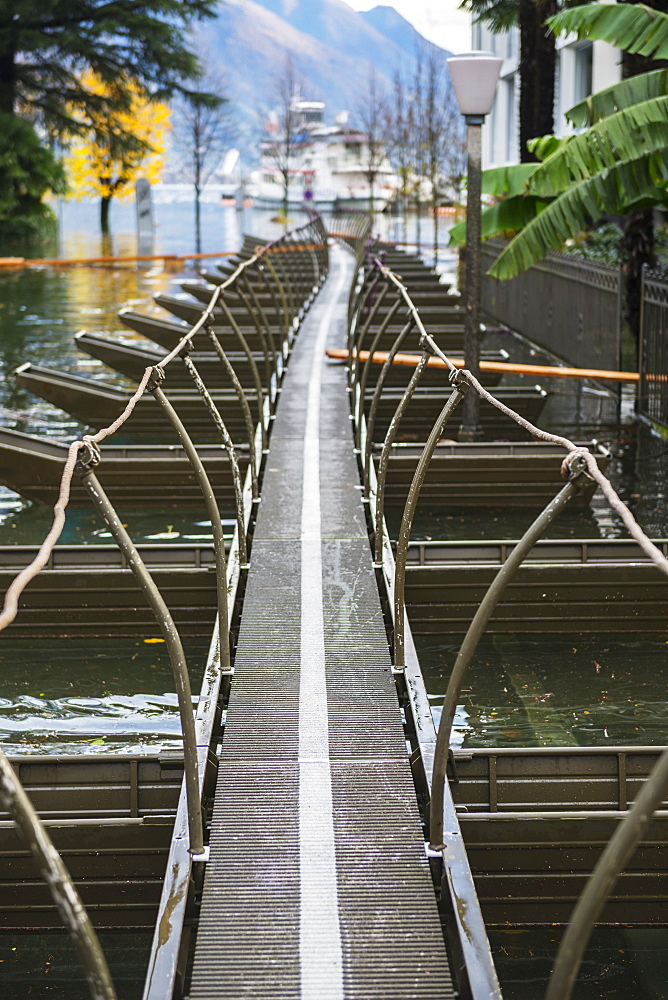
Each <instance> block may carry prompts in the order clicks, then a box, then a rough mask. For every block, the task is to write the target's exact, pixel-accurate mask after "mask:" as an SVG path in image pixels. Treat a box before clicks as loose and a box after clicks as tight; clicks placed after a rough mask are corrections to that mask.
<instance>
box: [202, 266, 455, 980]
mask: <svg viewBox="0 0 668 1000" xmlns="http://www.w3.org/2000/svg"><path fill="white" fill-rule="evenodd" d="M331 260H332V267H331V270H330V275H329V278H328V282H327V284H326V286H325V287H324V289H323V291H322V292H321V294H320V296H319V299H318V300H317V302H316V303H315V304H314V306H313V307H312V308H311V311H310V313H309V315H308V317H307V319H306V320H305V322H304V323H303V325H302V328H301V332H300V334H299V337H298V339H297V342H296V345H295V349H294V352H293V355H292V358H291V361H290V364H289V367H288V371H287V374H286V377H285V380H284V383H283V390H282V393H281V400H280V405H279V407H278V412H277V417H276V421H275V426H274V430H273V433H272V438H271V448H270V453H269V456H268V461H267V469H266V473H265V479H264V488H263V494H262V502H261V504H260V508H259V515H258V521H257V527H256V530H255V534H254V541H253V552H252V563H251V568H250V571H249V576H248V584H247V590H246V596H245V603H244V611H243V616H242V621H241V628H240V635H239V644H238V649H237V655H236V661H235V677H234V683H233V685H232V692H231V697H230V703H229V710H228V715H227V721H226V725H225V735H224V742H223V746H222V753H221V757H220V766H219V772H218V781H217V788H216V796H215V803H214V807H213V817H212V824H211V838H210V859H209V861H208V864H207V866H206V874H205V880H204V888H203V896H202V905H201V915H200V922H199V928H198V932H197V943H196V948H195V956H194V964H193V971H192V980H191V989H190V993H189V996H190V998H191V1000H205V998H206V1000H208V998H214V997H215V998H233V1000H240V998H242V997H248V998H258V1000H259V998H262V1000H288V998H293V997H294V998H301V1000H344V998H353V997H354V998H360V1000H372V998H378V1000H394V998H397V1000H399V998H401V1000H407V998H417V997H420V998H421V1000H428V998H439V1000H444V998H448V997H454V996H455V993H454V989H453V986H452V981H451V977H450V972H449V969H448V961H447V956H446V951H445V946H444V942H443V936H442V931H441V926H440V921H439V916H438V912H437V908H436V902H435V896H434V891H433V885H432V880H431V876H430V872H429V867H428V863H427V860H426V857H425V853H424V845H423V833H422V829H421V825H420V820H419V816H418V811H417V806H416V802H415V792H414V788H413V782H412V778H411V773H410V768H409V762H408V759H407V754H406V742H405V739H404V732H403V726H402V718H401V714H400V711H399V706H398V702H397V695H396V691H395V686H394V683H393V678H392V671H391V663H390V656H389V652H388V643H387V638H386V632H385V626H384V622H383V618H382V614H381V608H380V602H379V598H378V591H377V587H376V580H375V576H374V571H373V567H372V562H371V553H370V549H369V542H368V537H367V530H366V524H365V516H364V509H363V505H362V501H361V492H360V487H359V474H358V469H357V464H356V460H355V456H354V454H353V440H352V427H351V421H350V419H349V416H348V414H349V404H348V396H347V391H346V378H345V372H344V369H343V368H342V367H340V366H332V365H331V363H328V362H327V360H326V359H325V357H324V352H325V348H326V347H341V346H343V345H345V342H346V306H347V292H348V287H349V283H350V280H351V276H352V259H351V258H349V257H348V255H347V254H346V253H345V251H343V250H341V249H336V248H335V249H334V250H333V252H332V258H331Z"/></svg>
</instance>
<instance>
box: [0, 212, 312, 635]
mask: <svg viewBox="0 0 668 1000" xmlns="http://www.w3.org/2000/svg"><path fill="white" fill-rule="evenodd" d="M308 225H310V223H309V224H307V226H308ZM307 226H304V227H301V228H307ZM299 231H300V230H296V232H299ZM276 242H277V241H274V243H269V244H267V247H266V248H265V249H266V250H268V249H269V248H271V247H272V246H273V245H274V244H275V243H276ZM258 256H260V254H257V255H256V256H255V257H252V258H250V259H249V260H247V261H242V262H241V263H240V264H239V266H238V268H237V269H236V271H235V272H234V274H233V275H231V276H230V277H229V278H228V279H226V280H225V281H224V282H223V283H222V284H221V285H218V286H217V287H216V289H215V291H214V292H213V294H212V296H211V300H210V302H209V305H208V306H207V307H206V309H205V310H203V312H202V315H201V316H200V317H199V319H198V320H197V322H196V323H195V325H194V326H193V327H192V329H190V330H189V331H188V332H187V333H186V334H185V335H184V336H183V337H182V338H181V340H180V341H179V343H178V344H177V345H176V347H174V349H173V350H171V351H170V352H169V353H168V354H167V355H166V356H165V357H164V358H162V360H161V361H160V365H159V367H160V368H164V367H165V366H166V365H168V364H169V363H170V362H171V361H173V360H174V358H176V357H179V356H180V354H181V352H182V351H183V350H184V348H186V347H187V346H188V343H189V341H190V340H191V339H192V337H194V336H195V334H196V333H198V332H199V331H200V330H201V329H202V328H203V327H205V325H206V324H207V323H210V322H211V320H212V313H213V310H214V308H215V306H216V303H217V301H218V298H219V297H220V295H221V294H222V292H223V290H224V289H225V288H228V287H229V285H230V283H231V282H232V281H233V280H234V278H235V277H236V276H237V274H239V273H240V272H241V271H244V270H245V269H246V268H247V267H249V266H250V265H251V264H253V263H254V262H255V261H256V260H257V259H258ZM152 374H153V366H152V365H151V366H149V367H148V368H146V369H145V371H144V374H143V376H142V379H141V381H140V383H139V385H138V387H137V389H136V391H135V392H134V394H133V395H132V397H131V398H130V399H129V400H128V402H127V405H126V406H125V409H124V410H123V412H122V413H121V414H120V415H119V416H118V417H117V418H116V420H114V421H113V422H112V423H111V424H109V426H108V427H103V428H101V429H100V430H98V431H97V432H96V433H95V434H84V435H83V437H82V439H81V440H78V441H73V442H72V443H71V444H70V446H69V450H68V457H67V459H66V461H65V465H64V467H63V472H62V475H61V480H60V488H59V495H58V500H57V501H56V504H55V505H54V508H53V510H54V519H53V522H52V525H51V528H50V530H49V532H48V534H47V535H46V537H45V539H44V541H43V542H42V545H41V546H40V549H39V551H38V553H37V555H36V556H35V558H34V559H33V560H32V561H31V562H30V563H29V565H28V566H26V567H24V568H23V569H22V570H21V572H20V573H18V574H17V576H16V577H15V578H14V580H12V582H11V584H10V585H9V587H8V588H7V591H6V593H5V599H4V603H3V608H2V611H1V612H0V632H1V631H2V630H3V629H5V628H7V626H8V625H10V624H11V623H12V622H13V621H14V619H15V618H16V615H17V613H18V600H19V597H20V596H21V594H22V593H23V591H24V590H25V588H26V587H27V586H28V584H29V583H30V582H31V581H32V580H34V578H35V577H36V576H37V574H38V573H39V572H40V571H41V570H42V569H43V568H44V567H45V566H46V565H47V563H48V561H49V558H50V556H51V553H52V552H53V549H54V547H55V545H56V544H57V542H58V539H59V538H60V536H61V534H62V531H63V528H64V526H65V510H66V508H67V505H68V503H69V498H70V489H71V485H72V476H73V474H74V466H75V464H76V461H77V454H78V451H79V449H80V448H83V447H84V446H85V445H86V444H91V443H93V444H99V443H100V441H103V440H104V439H105V438H107V437H109V436H110V435H111V434H114V433H115V432H116V431H117V430H118V429H119V427H122V426H123V424H124V423H125V422H126V421H127V420H128V418H129V417H130V415H131V414H132V411H133V410H134V408H135V406H136V405H137V403H138V401H139V399H141V397H142V396H143V394H144V391H145V389H146V386H147V385H148V382H149V379H150V378H151V377H152Z"/></svg>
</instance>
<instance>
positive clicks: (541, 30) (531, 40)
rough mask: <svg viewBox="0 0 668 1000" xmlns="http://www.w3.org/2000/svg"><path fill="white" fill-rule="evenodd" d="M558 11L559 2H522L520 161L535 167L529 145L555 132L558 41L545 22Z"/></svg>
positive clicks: (532, 0)
mask: <svg viewBox="0 0 668 1000" xmlns="http://www.w3.org/2000/svg"><path fill="white" fill-rule="evenodd" d="M556 11H557V3H556V0H542V2H538V3H537V2H535V0H519V22H520V67H519V69H520V73H519V75H520V115H519V119H520V160H521V161H522V162H523V163H532V162H534V161H535V159H536V157H535V156H534V155H533V154H532V153H529V151H528V149H527V142H528V140H529V139H534V138H536V137H537V136H541V135H549V134H550V133H552V132H554V73H555V67H556V47H555V38H554V35H553V34H552V32H548V31H547V29H546V27H545V18H547V17H550V15H551V14H555V13H556Z"/></svg>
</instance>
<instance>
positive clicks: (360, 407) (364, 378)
mask: <svg viewBox="0 0 668 1000" xmlns="http://www.w3.org/2000/svg"><path fill="white" fill-rule="evenodd" d="M386 287H387V286H386ZM400 307H401V300H400V299H397V301H396V302H395V303H393V305H392V306H391V307H390V309H389V310H388V313H387V316H386V317H385V319H384V320H383V322H382V323H381V324H380V326H379V327H378V329H377V330H376V333H375V335H374V338H373V340H372V341H371V344H370V346H369V356H368V358H367V359H366V361H365V362H364V367H363V369H362V375H361V377H360V378H359V379H358V381H357V383H356V384H357V385H359V394H358V396H357V413H356V416H355V422H356V432H357V447H358V448H360V447H361V433H362V429H361V424H362V413H363V412H364V397H365V395H366V386H367V382H368V380H369V372H370V371H371V366H372V364H373V356H374V353H375V351H376V348H377V347H378V344H379V343H380V338H381V337H382V336H383V334H384V333H385V331H386V330H387V328H388V326H389V325H390V323H391V322H392V320H393V319H394V317H395V316H396V314H397V312H398V311H399V309H400ZM359 350H361V344H360V346H359ZM357 371H358V372H359V364H358V365H357ZM354 391H355V384H353V392H354ZM353 398H354V397H353Z"/></svg>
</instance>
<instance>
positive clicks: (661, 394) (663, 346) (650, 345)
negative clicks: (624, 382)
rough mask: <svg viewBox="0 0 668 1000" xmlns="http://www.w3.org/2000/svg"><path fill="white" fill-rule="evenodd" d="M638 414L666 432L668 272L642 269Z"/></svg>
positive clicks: (667, 420)
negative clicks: (654, 422)
mask: <svg viewBox="0 0 668 1000" xmlns="http://www.w3.org/2000/svg"><path fill="white" fill-rule="evenodd" d="M640 301H641V307H640V308H641V314H640V317H641V318H640V345H639V347H640V362H639V368H640V386H639V390H638V400H637V410H638V413H639V414H640V415H641V416H643V417H645V418H646V419H648V420H653V421H656V422H657V423H659V424H661V425H662V426H663V427H667V428H668V271H666V270H665V269H652V270H650V269H649V268H647V267H644V268H643V273H642V294H641V300H640Z"/></svg>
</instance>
